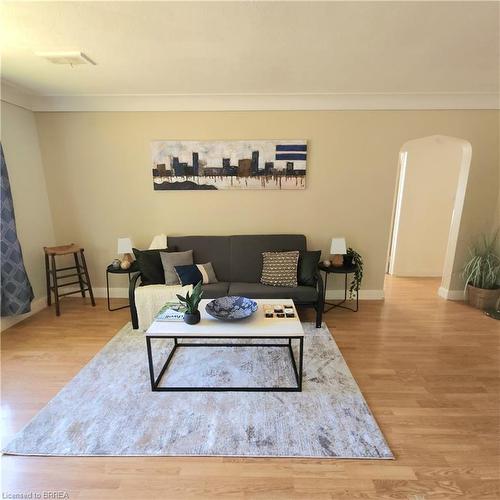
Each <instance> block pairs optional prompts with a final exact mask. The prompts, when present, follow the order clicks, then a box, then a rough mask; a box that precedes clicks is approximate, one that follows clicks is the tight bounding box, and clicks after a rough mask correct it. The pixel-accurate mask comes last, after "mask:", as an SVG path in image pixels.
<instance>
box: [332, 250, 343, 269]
mask: <svg viewBox="0 0 500 500" xmlns="http://www.w3.org/2000/svg"><path fill="white" fill-rule="evenodd" d="M343 265H344V256H343V255H342V254H340V253H336V254H334V255H332V266H333V267H342V266H343Z"/></svg>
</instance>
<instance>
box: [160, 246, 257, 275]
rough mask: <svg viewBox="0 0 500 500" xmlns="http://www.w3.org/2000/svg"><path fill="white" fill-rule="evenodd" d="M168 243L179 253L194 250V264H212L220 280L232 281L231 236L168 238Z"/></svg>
mask: <svg viewBox="0 0 500 500" xmlns="http://www.w3.org/2000/svg"><path fill="white" fill-rule="evenodd" d="M167 242H168V246H169V247H175V249H176V250H178V251H185V250H191V249H192V250H193V260H194V264H205V263H206V262H211V263H212V265H213V268H214V271H215V275H216V276H217V278H218V279H219V280H221V281H231V272H230V269H231V268H230V237H229V236H168V238H167ZM257 281H258V280H257Z"/></svg>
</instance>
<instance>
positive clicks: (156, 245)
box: [149, 233, 167, 250]
mask: <svg viewBox="0 0 500 500" xmlns="http://www.w3.org/2000/svg"><path fill="white" fill-rule="evenodd" d="M165 248H167V235H166V234H163V233H162V234H157V235H156V236H155V237H154V238H153V240H152V241H151V245H149V250H165Z"/></svg>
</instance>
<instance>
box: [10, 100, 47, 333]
mask: <svg viewBox="0 0 500 500" xmlns="http://www.w3.org/2000/svg"><path fill="white" fill-rule="evenodd" d="M1 124H2V128H1V135H2V145H3V150H4V154H5V160H6V162H7V170H8V172H9V180H10V185H11V190H12V198H13V200H14V210H15V215H16V227H17V235H18V238H19V241H20V243H21V248H22V251H23V258H24V264H25V266H26V271H27V273H28V276H29V279H30V281H31V285H32V287H33V291H34V293H35V300H34V302H33V303H32V310H37V309H39V308H40V307H42V306H43V304H44V302H45V296H46V292H45V267H44V266H45V264H44V258H43V250H42V248H43V246H45V245H51V244H53V243H54V241H55V237H54V228H53V225H52V215H51V212H50V208H49V201H48V197H47V187H46V183H45V175H44V171H43V167H42V160H41V156H40V148H39V143H38V133H37V129H36V123H35V116H34V114H33V113H32V112H31V111H27V110H26V109H24V108H20V107H18V106H14V105H12V104H7V103H5V102H2V103H1ZM23 317H24V315H23ZM19 318H20V317H15V318H2V328H3V329H4V328H7V327H8V326H10V324H12V323H13V322H15V321H17V320H19ZM21 318H22V317H21Z"/></svg>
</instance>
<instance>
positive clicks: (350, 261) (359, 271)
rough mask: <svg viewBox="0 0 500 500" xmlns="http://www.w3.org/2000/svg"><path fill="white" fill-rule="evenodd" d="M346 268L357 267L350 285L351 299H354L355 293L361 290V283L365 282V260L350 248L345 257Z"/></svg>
mask: <svg viewBox="0 0 500 500" xmlns="http://www.w3.org/2000/svg"><path fill="white" fill-rule="evenodd" d="M344 266H356V270H355V271H354V275H353V278H352V281H351V283H350V285H349V299H352V298H354V292H355V291H356V290H359V289H360V288H361V282H362V281H363V258H362V257H361V255H359V253H358V252H356V250H354V249H353V248H351V247H349V248H348V249H347V253H346V254H345V255H344Z"/></svg>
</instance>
